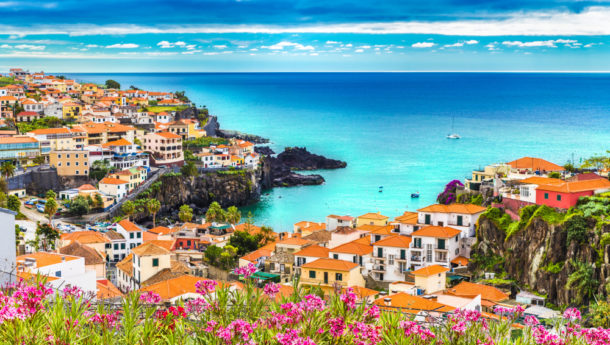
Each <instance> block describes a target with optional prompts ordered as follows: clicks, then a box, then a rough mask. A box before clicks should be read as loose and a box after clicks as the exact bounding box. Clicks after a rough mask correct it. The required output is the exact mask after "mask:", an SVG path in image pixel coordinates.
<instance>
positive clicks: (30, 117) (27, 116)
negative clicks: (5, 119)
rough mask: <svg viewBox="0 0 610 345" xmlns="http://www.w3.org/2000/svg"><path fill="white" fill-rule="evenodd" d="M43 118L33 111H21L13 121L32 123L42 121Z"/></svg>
mask: <svg viewBox="0 0 610 345" xmlns="http://www.w3.org/2000/svg"><path fill="white" fill-rule="evenodd" d="M43 117H44V115H41V114H40V113H37V112H35V111H22V112H20V113H19V114H17V115H15V120H16V121H17V122H32V121H34V120H38V119H42V118H43Z"/></svg>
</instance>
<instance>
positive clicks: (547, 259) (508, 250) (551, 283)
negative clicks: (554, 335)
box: [469, 216, 610, 305]
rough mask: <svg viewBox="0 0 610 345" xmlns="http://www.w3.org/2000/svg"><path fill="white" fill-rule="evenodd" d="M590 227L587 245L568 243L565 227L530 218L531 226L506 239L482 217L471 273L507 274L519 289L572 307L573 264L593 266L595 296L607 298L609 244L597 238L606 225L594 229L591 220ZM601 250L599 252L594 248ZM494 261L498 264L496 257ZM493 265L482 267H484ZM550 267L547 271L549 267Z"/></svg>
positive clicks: (573, 295) (609, 230)
mask: <svg viewBox="0 0 610 345" xmlns="http://www.w3.org/2000/svg"><path fill="white" fill-rule="evenodd" d="M590 223H591V224H589V229H590V232H589V239H588V240H587V241H586V242H585V243H578V242H576V241H571V242H570V244H568V243H567V231H566V230H565V229H564V225H552V224H549V223H547V222H545V221H544V220H543V219H540V218H534V219H532V220H531V222H530V224H529V226H527V227H525V228H524V229H523V230H521V231H518V232H517V233H515V234H513V235H512V236H510V237H509V238H508V239H507V238H506V233H505V232H504V231H503V230H502V229H501V228H499V226H498V225H497V224H496V223H495V222H494V221H493V220H491V219H489V218H487V217H485V216H481V217H480V218H479V222H478V228H477V242H476V244H475V245H474V246H473V249H472V253H471V257H472V258H477V257H478V258H479V259H475V260H472V261H471V264H470V267H469V268H470V269H471V270H472V271H474V272H476V273H477V274H481V273H483V271H484V270H488V271H496V272H503V271H504V272H506V273H507V278H510V279H514V280H515V281H516V282H517V284H518V285H519V286H528V287H529V288H530V289H532V290H533V291H537V292H539V293H542V294H546V295H547V299H548V301H549V302H551V303H553V304H555V305H571V304H572V303H573V301H574V300H575V297H576V296H577V295H579V294H581V292H580V291H577V290H573V289H567V288H566V284H567V281H568V277H569V276H570V274H572V273H573V272H574V270H575V269H574V267H573V266H572V265H571V260H576V261H580V262H584V263H588V264H592V265H594V267H595V269H594V270H595V273H594V279H596V280H597V281H598V282H599V289H598V291H597V293H599V294H602V295H604V296H606V294H607V292H606V289H605V284H606V282H607V279H608V278H609V277H610V245H606V246H604V247H603V248H602V247H601V244H600V238H601V236H602V235H603V234H605V233H608V232H610V225H608V224H605V225H603V226H602V227H601V229H600V230H599V231H595V222H594V221H593V222H590ZM598 247H599V248H598ZM494 258H495V259H497V261H496V260H495V259H494ZM484 261H487V262H497V264H495V266H494V267H493V268H489V267H487V269H484V268H483V267H482V263H483V262H484ZM553 266H554V268H551V267H553Z"/></svg>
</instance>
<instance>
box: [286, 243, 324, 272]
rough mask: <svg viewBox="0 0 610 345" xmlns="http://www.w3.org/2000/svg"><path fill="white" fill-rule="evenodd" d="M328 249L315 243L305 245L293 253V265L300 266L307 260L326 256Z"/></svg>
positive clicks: (310, 260)
mask: <svg viewBox="0 0 610 345" xmlns="http://www.w3.org/2000/svg"><path fill="white" fill-rule="evenodd" d="M328 253H329V249H328V248H326V247H320V246H318V245H317V244H314V245H311V246H308V247H305V248H303V249H301V250H299V251H297V252H295V253H294V266H295V267H300V266H302V265H304V264H306V263H308V262H312V261H315V260H318V259H321V258H328Z"/></svg>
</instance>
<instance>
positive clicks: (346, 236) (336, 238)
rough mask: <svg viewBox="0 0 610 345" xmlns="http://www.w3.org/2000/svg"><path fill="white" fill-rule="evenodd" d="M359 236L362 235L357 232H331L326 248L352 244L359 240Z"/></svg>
mask: <svg viewBox="0 0 610 345" xmlns="http://www.w3.org/2000/svg"><path fill="white" fill-rule="evenodd" d="M361 235H362V233H361V232H360V231H358V230H354V231H339V232H333V233H331V235H330V241H328V248H335V247H338V246H340V245H342V244H345V243H348V242H352V241H354V240H357V239H359V238H360V237H361Z"/></svg>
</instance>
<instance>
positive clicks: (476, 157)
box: [66, 73, 610, 231]
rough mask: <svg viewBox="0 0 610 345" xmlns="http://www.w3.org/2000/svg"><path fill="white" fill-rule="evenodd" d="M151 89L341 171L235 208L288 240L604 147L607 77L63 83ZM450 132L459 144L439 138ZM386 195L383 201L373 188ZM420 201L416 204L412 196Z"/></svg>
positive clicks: (195, 77)
mask: <svg viewBox="0 0 610 345" xmlns="http://www.w3.org/2000/svg"><path fill="white" fill-rule="evenodd" d="M66 75H67V76H69V77H71V78H76V79H77V80H80V81H90V82H96V83H103V82H104V81H105V80H106V79H114V80H116V81H118V82H119V83H121V85H122V87H123V88H127V87H129V86H130V85H135V86H137V87H140V88H143V89H149V90H155V91H176V90H184V91H186V93H187V95H188V96H189V97H190V99H191V100H192V101H194V102H195V103H196V104H197V105H206V106H207V107H208V108H209V109H210V112H211V113H212V114H214V115H218V118H219V121H220V123H221V126H222V128H225V129H235V130H239V131H243V132H248V133H252V134H257V135H261V136H264V137H267V138H270V139H271V141H272V143H271V147H272V148H273V149H274V150H275V151H276V152H279V151H281V150H282V149H283V147H285V146H305V147H307V149H308V150H310V151H311V152H314V153H318V154H322V155H325V156H327V157H329V158H335V159H341V160H344V161H346V162H347V163H348V166H347V168H345V169H339V170H331V171H318V172H315V173H319V174H321V175H322V176H324V178H325V179H326V183H325V184H323V185H320V186H303V187H291V188H274V189H273V190H270V191H265V193H264V195H263V196H262V199H261V201H260V202H259V203H257V204H255V205H251V206H248V207H244V208H242V213H243V214H244V216H245V214H246V213H247V212H248V211H251V212H253V214H254V217H255V220H256V222H257V224H266V225H269V226H272V227H273V228H274V229H275V230H276V231H286V230H288V231H291V230H292V224H294V223H295V222H298V221H301V220H308V221H317V222H323V221H324V220H325V217H326V216H327V215H329V214H339V215H352V216H358V215H360V214H363V213H366V212H377V211H379V212H381V213H382V214H385V215H387V216H390V217H395V216H398V215H401V214H402V213H403V212H404V211H406V210H409V211H414V210H417V209H418V208H421V207H424V206H426V205H429V204H431V203H433V202H434V201H435V199H436V196H437V194H438V193H439V192H440V191H441V190H442V189H443V187H444V185H445V184H446V183H447V182H449V181H450V180H452V179H459V180H464V178H466V177H467V176H469V175H470V174H471V171H472V170H473V169H478V168H481V167H484V166H485V165H487V164H491V163H497V162H508V161H511V160H513V159H516V158H520V157H522V156H533V157H541V158H544V159H547V160H550V161H552V162H554V163H557V164H564V163H566V162H568V161H569V160H572V159H574V160H575V161H576V162H577V163H578V162H580V161H581V160H582V159H583V158H586V157H588V156H591V155H594V154H596V153H604V152H605V151H606V150H607V149H610V145H609V144H610V141H609V138H610V121H609V119H610V116H609V115H610V74H594V73H591V74H580V73H149V74H66ZM452 119H454V131H455V132H456V133H458V134H459V135H460V136H461V139H459V140H448V139H446V136H447V134H449V132H451V123H452ZM380 186H383V192H381V193H380V192H379V187H380ZM414 192H419V193H420V195H421V196H420V198H419V199H411V197H410V195H411V193H414Z"/></svg>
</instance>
